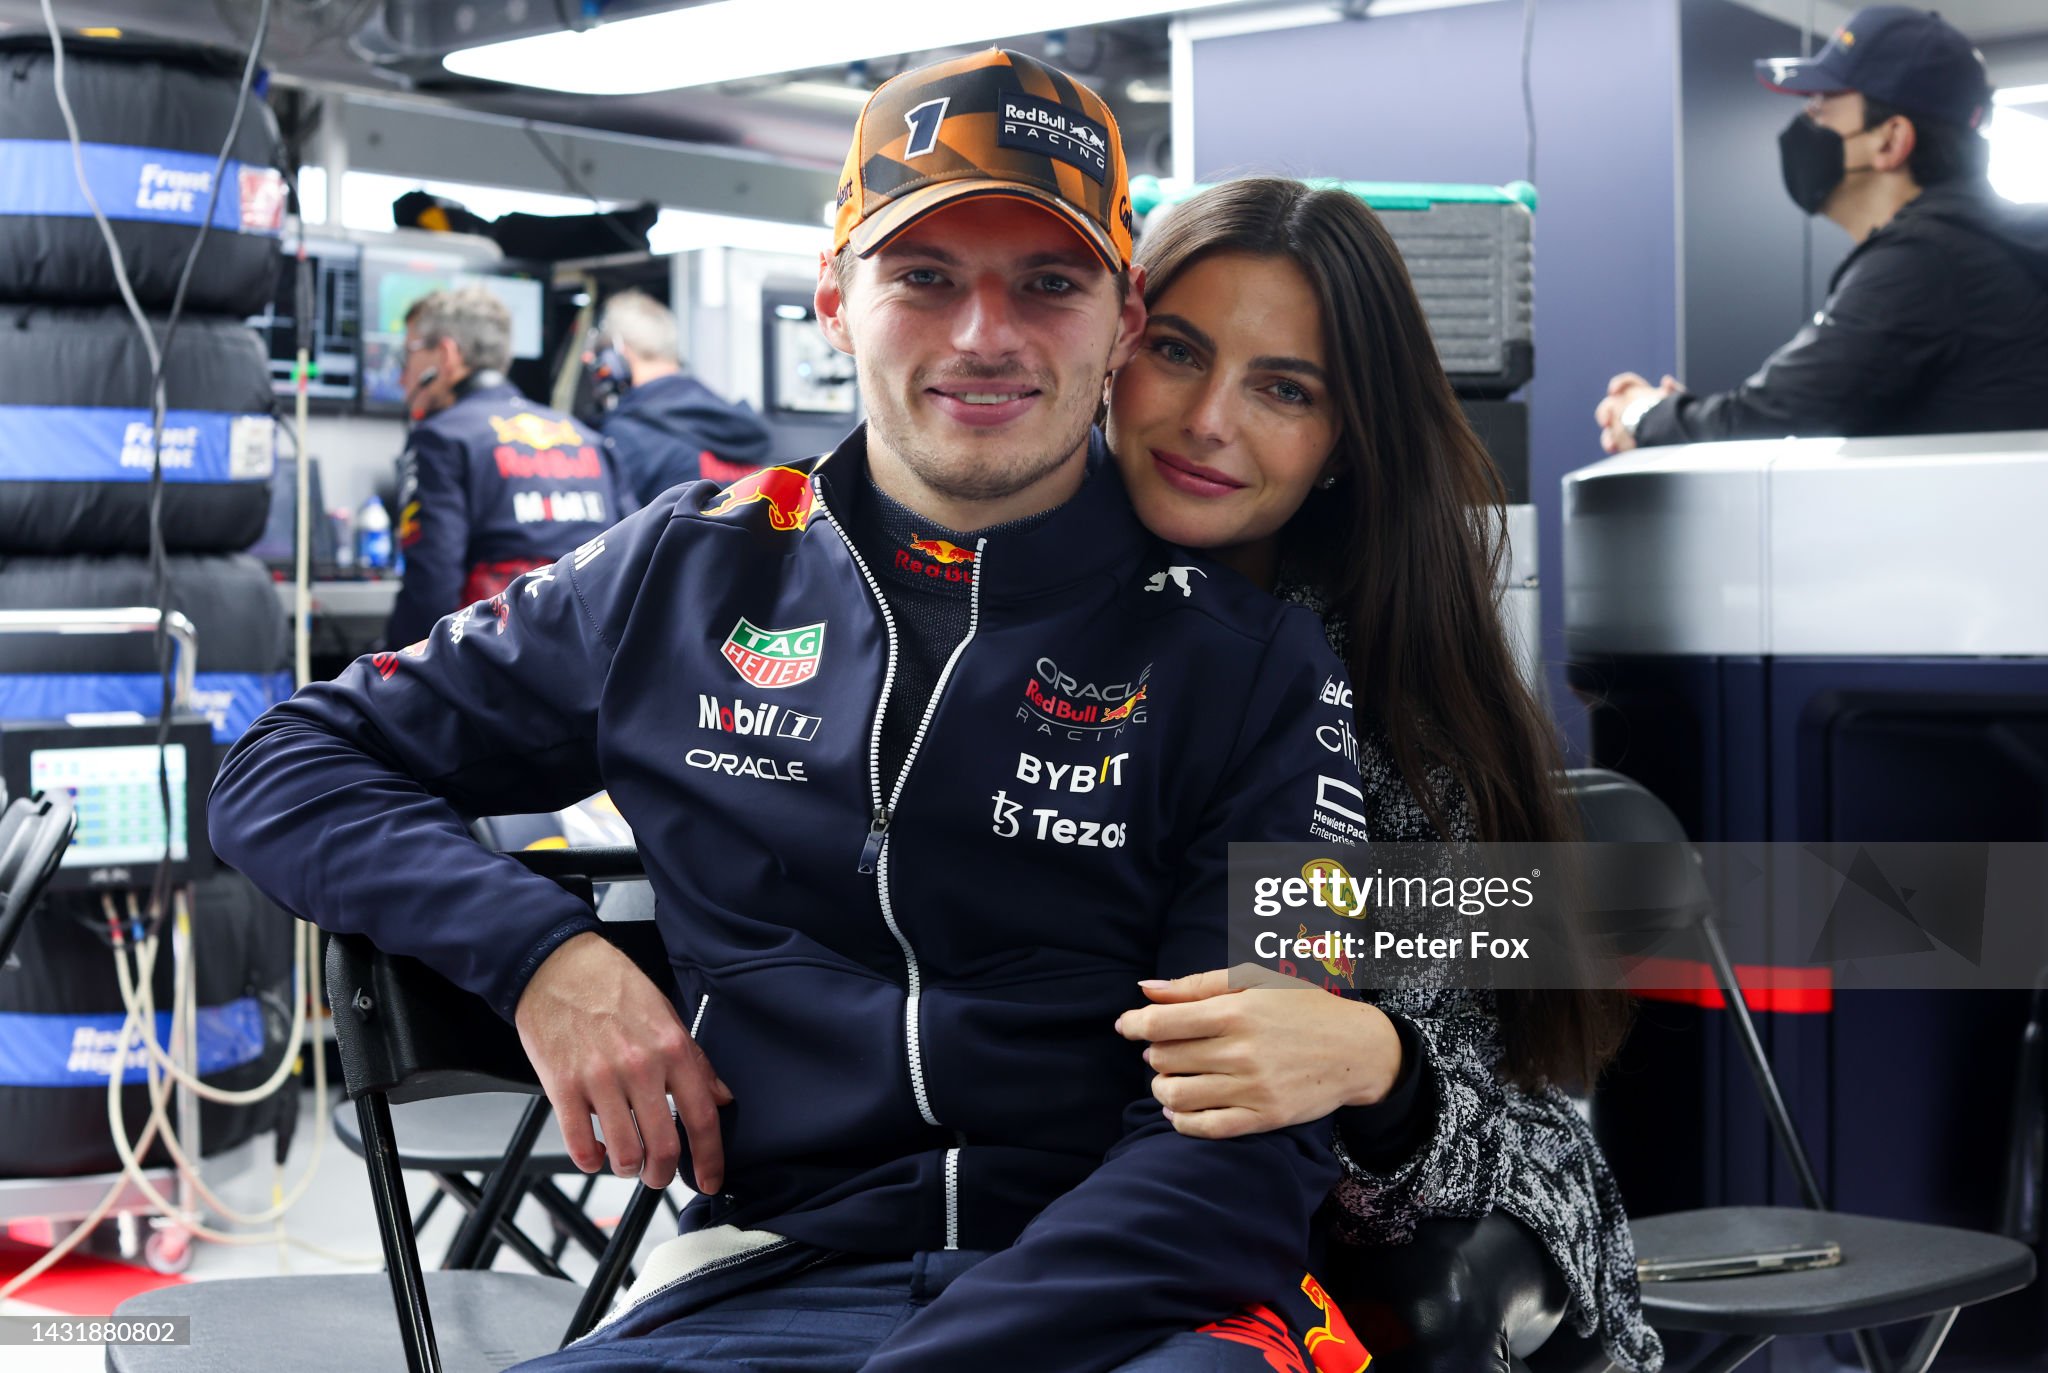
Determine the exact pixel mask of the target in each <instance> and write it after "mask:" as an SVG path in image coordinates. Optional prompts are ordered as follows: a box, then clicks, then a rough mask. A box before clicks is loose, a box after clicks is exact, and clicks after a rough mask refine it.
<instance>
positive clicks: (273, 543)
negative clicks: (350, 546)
mask: <svg viewBox="0 0 2048 1373" xmlns="http://www.w3.org/2000/svg"><path fill="white" fill-rule="evenodd" d="M298 500H299V461H298V459H297V458H279V459H278V460H277V470H276V471H275V472H273V473H272V474H271V478H270V517H269V519H267V520H265V521H264V524H263V537H262V538H260V539H258V540H257V541H256V542H255V543H253V544H251V545H250V546H249V556H251V557H252V558H255V559H257V560H258V561H259V562H261V563H262V564H263V565H264V566H266V567H268V568H269V569H270V570H271V571H273V572H282V573H284V574H285V575H286V576H287V577H290V576H295V575H296V574H297V571H298V559H299V540H298V533H299V524H298ZM306 504H307V506H308V507H309V508H310V518H311V526H310V527H311V529H312V532H313V548H312V553H311V554H310V556H309V562H310V563H311V565H312V572H313V574H314V575H315V576H321V575H324V574H327V573H331V572H332V571H333V570H334V565H335V543H334V521H333V520H332V519H331V518H330V517H329V516H328V514H327V503H326V499H325V497H324V496H322V494H321V491H320V459H318V458H315V459H313V463H312V466H311V467H309V468H308V469H307V470H306Z"/></svg>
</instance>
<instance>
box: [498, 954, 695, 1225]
mask: <svg viewBox="0 0 2048 1373" xmlns="http://www.w3.org/2000/svg"><path fill="white" fill-rule="evenodd" d="M512 1019H513V1023H514V1024H515V1025H517V1026H518V1028H519V1042H520V1043H521V1044H523V1045H525V1047H526V1056H527V1057H528V1058H530V1059H532V1060H533V1066H534V1070H535V1072H537V1073H538V1074H539V1075H540V1085H541V1088H542V1090H544V1091H545V1092H546V1093H547V1094H548V1101H549V1103H550V1104H552V1105H553V1106H554V1108H555V1118H556V1119H557V1120H558V1121H560V1122H561V1126H562V1138H563V1140H564V1141H566V1142H567V1144H568V1146H569V1157H570V1158H571V1159H572V1160H573V1161H574V1162H575V1164H576V1166H577V1167H578V1168H581V1169H582V1170H583V1171H584V1172H586V1173H594V1172H596V1171H597V1170H598V1169H599V1168H600V1167H602V1166H603V1165H604V1161H605V1156H606V1155H607V1154H609V1155H610V1156H611V1162H612V1172H614V1173H616V1174H617V1175H618V1176H620V1177H622V1178H629V1177H633V1176H634V1175H636V1174H637V1175H638V1176H639V1178H640V1180H641V1181H642V1182H644V1183H645V1184H647V1185H648V1186H649V1187H654V1188H662V1187H666V1186H668V1184H669V1179H670V1178H672V1177H674V1176H675V1172H676V1164H677V1163H678V1162H679V1161H680V1160H681V1158H682V1141H681V1140H679V1139H678V1138H677V1137H676V1125H675V1118H674V1116H672V1115H671V1114H670V1112H669V1104H668V1100H667V1098H669V1097H673V1098H675V1113H676V1115H680V1116H681V1117H682V1121H683V1129H684V1131H685V1132H687V1134H688V1135H689V1138H690V1157H691V1159H692V1160H693V1161H694V1162H695V1163H696V1165H697V1190H698V1191H699V1192H704V1193H716V1192H717V1191H718V1190H719V1188H720V1187H721V1186H723V1185H724V1183H725V1147H724V1145H723V1143H722V1142H721V1141H720V1139H719V1133H718V1108H719V1107H720V1106H729V1105H731V1104H732V1092H731V1091H730V1090H728V1089H727V1087H726V1085H725V1084H724V1083H723V1082H720V1081H719V1080H718V1075H717V1074H716V1073H715V1072H713V1071H712V1068H711V1061H710V1060H709V1059H707V1058H705V1057H704V1051H703V1050H701V1049H699V1048H698V1047H697V1045H696V1043H695V1042H694V1041H693V1040H691V1038H690V1034H689V1031H688V1030H686V1029H684V1028H683V1022H682V1018H681V1017H680V1016H678V1015H677V1014H676V1009H675V1007H674V1006H673V1005H672V1004H670V1002H669V999H668V998H667V997H666V996H664V995H662V993H661V990H660V989H659V988H657V987H656V986H655V985H654V984H653V983H652V982H650V981H648V980H647V975H646V974H645V973H643V972H641V971H640V969H639V967H638V966H637V965H636V964H635V963H634V962H633V960H632V959H630V958H628V957H626V955H625V954H623V953H620V952H619V951H618V950H617V949H615V948H613V947H612V945H611V944H610V943H609V942H607V941H606V940H605V938H604V937H603V936H602V935H599V934H595V933H590V932H585V933H583V934H579V935H577V936H575V937H574V938H572V939H569V940H566V941H564V942H563V944H562V946H561V947H560V948H558V949H556V950H555V951H554V952H553V953H551V954H549V955H548V957H547V959H546V961H545V962H543V963H542V964H541V965H540V969H539V970H538V971H537V972H535V973H534V975H533V978H532V980H531V981H529V982H528V983H527V984H526V990H525V991H524V992H522V993H521V994H520V997H519V1006H518V1008H517V1009H516V1010H515V1011H514V1012H513V1016H512ZM592 1115H595V1116H596V1117H597V1120H598V1124H599V1125H601V1126H602V1127H603V1128H604V1139H605V1142H604V1143H603V1144H599V1143H598V1142H597V1139H596V1137H595V1136H594V1135H593V1134H592V1133H591V1129H590V1118H591V1116H592ZM636 1122H637V1123H638V1128H637V1129H636V1128H635V1123H636Z"/></svg>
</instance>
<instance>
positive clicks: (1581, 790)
mask: <svg viewBox="0 0 2048 1373" xmlns="http://www.w3.org/2000/svg"><path fill="white" fill-rule="evenodd" d="M1566 777H1567V781H1568V786H1569V788H1570V792H1571V795H1572V799H1573V800H1574V801H1575V802H1576V803H1577V805H1578V808H1579V814H1580V815H1581V817H1583V820H1584V825H1585V835H1586V838H1587V840H1589V841H1591V842H1592V843H1593V844H1595V845H1596V847H1595V848H1594V849H1592V850H1590V852H1591V854H1592V855H1593V857H1592V861H1591V862H1589V863H1588V864H1587V872H1586V873H1585V874H1584V876H1585V881H1586V885H1587V890H1588V893H1589V897H1590V900H1589V903H1588V904H1589V905H1590V906H1592V907H1593V908H1594V909H1595V910H1599V909H1602V908H1603V905H1604V908H1605V909H1608V910H1610V911H1614V912H1616V913H1617V914H1619V915H1621V916H1623V917H1624V919H1625V923H1626V929H1627V932H1628V933H1630V934H1643V933H1645V932H1646V922H1645V919H1644V917H1645V915H1646V914H1647V913H1649V912H1651V911H1654V912H1655V921H1656V922H1659V923H1661V925H1662V928H1663V931H1664V932H1671V931H1680V932H1684V933H1687V934H1690V935H1691V936H1693V937H1694V938H1696V939H1697V941H1698V944H1699V948H1700V952H1701V953H1702V954H1703V955H1704V957H1705V958H1706V961H1707V963H1708V964H1709V966H1711V968H1712V969H1713V974H1714V982H1715V985H1716V986H1718V987H1719V988H1720V990H1721V995H1722V997H1723V999H1724V1000H1725V1001H1726V1003H1727V1007H1728V1014H1729V1018H1730V1022H1731V1025H1732V1027H1733V1028H1734V1030H1735V1034H1736V1038H1737V1040H1738V1042H1739V1043H1740V1044H1741V1046H1742V1053H1743V1056H1744V1058H1745V1059H1746V1060H1747V1061H1748V1063H1749V1070H1750V1075H1751V1077H1752V1078H1753V1079H1754V1080H1755V1082H1756V1088H1757V1092H1758V1094H1759V1095H1760V1096H1761V1097H1762V1098H1763V1105H1764V1112H1765V1114H1766V1116H1768V1118H1769V1120H1770V1123H1771V1129H1772V1132H1773V1134H1774V1135H1775V1136H1776V1137H1777V1142H1778V1145H1779V1147H1780V1148H1781V1149H1783V1151H1784V1153H1785V1156H1786V1158H1787V1159H1788V1160H1789V1161H1790V1163H1791V1165H1792V1170H1793V1172H1794V1173H1795V1174H1796V1175H1797V1177H1798V1179H1799V1190H1800V1194H1801V1196H1802V1198H1803V1199H1804V1201H1805V1203H1806V1206H1805V1209H1801V1208H1798V1207H1787V1206H1723V1207H1716V1208H1712V1209H1709V1210H1700V1211H1679V1212H1674V1213H1672V1214H1670V1215H1663V1216H1643V1217H1637V1218H1635V1219H1633V1220H1632V1221H1631V1222H1630V1226H1629V1229H1630V1231H1631V1232H1632V1233H1633V1235H1634V1237H1635V1245H1636V1252H1637V1253H1638V1254H1640V1255H1645V1256H1649V1255H1654V1256H1656V1257H1657V1258H1660V1259H1688V1258H1711V1257H1716V1256H1721V1255H1728V1254H1744V1253H1755V1252H1760V1251H1767V1250H1781V1249H1790V1248H1799V1247H1806V1246H1810V1245H1813V1244H1815V1243H1819V1242H1827V1241H1832V1242H1834V1243H1837V1244H1839V1245H1840V1246H1841V1249H1842V1262H1841V1264H1840V1266H1838V1267H1833V1268H1815V1269H1808V1270H1805V1271H1801V1272H1781V1273H1763V1274H1758V1275H1756V1276H1752V1277H1731V1278H1711V1279H1696V1280H1693V1281H1680V1282H1656V1283H1645V1284H1644V1286H1643V1316H1644V1318H1645V1319H1646V1320H1647V1321H1648V1322H1649V1323H1650V1325H1651V1327H1652V1328H1654V1329H1656V1330H1660V1331H1667V1330H1668V1331H1693V1332H1701V1333H1706V1334H1712V1335H1719V1336H1720V1337H1721V1339H1720V1341H1719V1343H1717V1344H1716V1345H1714V1346H1713V1347H1712V1348H1711V1349H1710V1350H1709V1351H1708V1353H1707V1354H1706V1355H1705V1357H1704V1358H1703V1359H1702V1361H1701V1362H1699V1363H1697V1364H1695V1365H1694V1366H1693V1368H1692V1369H1690V1370H1689V1371H1688V1373H1727V1370H1729V1369H1733V1368H1736V1367H1738V1366H1739V1365H1741V1364H1742V1363H1743V1362H1745V1361H1746V1360H1747V1359H1749V1357H1750V1356H1751V1355H1753V1354H1755V1353H1756V1352H1757V1351H1758V1350H1759V1349H1762V1348H1763V1347H1764V1346H1765V1345H1767V1344H1769V1343H1770V1342H1771V1341H1772V1340H1773V1339H1776V1338H1778V1337H1779V1336H1781V1335H1832V1334H1841V1333H1845V1332H1846V1333H1851V1334H1853V1335H1854V1336H1855V1338H1856V1347H1857V1352H1858V1353H1859V1355H1860V1356H1861V1357H1862V1360H1863V1364H1864V1367H1865V1368H1866V1369H1867V1370H1869V1373H1925V1370H1926V1369H1927V1368H1928V1367H1929V1366H1930V1365H1932V1364H1933V1362H1934V1356H1935V1355H1936V1354H1937V1353H1938V1352H1940V1349H1941V1345H1942V1341H1943V1340H1944V1339H1946V1338H1947V1336H1948V1332H1949V1328H1950V1327H1951V1326H1952V1325H1954V1324H1955V1319H1956V1316H1957V1314H1958V1313H1959V1312H1960V1311H1961V1310H1962V1308H1963V1307H1965V1306H1973V1305H1975V1304H1976V1303H1978V1302H1983V1301H1989V1300H1990V1299H1992V1298H1993V1297H2001V1296H2004V1295H2005V1294H2006V1293H2008V1292H2016V1291H2018V1290H2019V1289H2020V1288H2022V1287H2025V1286H2026V1285H2027V1284H2028V1283H2030V1282H2032V1281H2033V1280H2034V1255H2033V1253H2032V1251H2031V1250H2029V1249H2028V1248H2027V1247H2026V1246H2025V1245H2022V1244H2019V1243H2018V1242H2016V1241H2014V1240H2011V1239H2007V1238H2006V1237H2004V1236H2002V1235H1993V1234H1985V1233H1981V1232H1979V1231H1975V1230H1964V1229H1959V1228H1955V1227H1951V1226H1941V1225H1920V1224H1915V1223H1911V1222H1907V1221H1895V1220H1884V1219H1880V1218H1878V1217H1874V1216H1856V1215H1848V1214H1845V1213H1843V1212H1840V1211H1833V1210H1830V1209H1829V1208H1828V1205H1827V1201H1826V1199H1825V1198H1824V1197H1823V1196H1822V1194H1821V1189H1820V1183H1819V1180H1818V1178H1817V1177H1816V1176H1815V1174H1814V1171H1813V1165H1812V1163H1811V1162H1810V1161H1809V1160H1808V1157H1807V1153H1806V1146H1805V1144H1804V1143H1803V1142H1802V1141H1801V1139H1800V1136H1799V1131H1798V1128H1797V1127H1796V1126H1795V1125H1794V1124H1793V1121H1792V1113H1791V1112H1790V1111H1789V1110H1788V1109H1787V1108H1786V1106H1785V1098H1784V1094H1783V1093H1782V1092H1781V1091H1780V1090H1779V1088H1778V1080H1777V1078H1776V1076H1775V1075H1774V1074H1773V1073H1772V1071H1771V1064H1770V1059H1769V1057H1768V1056H1767V1055H1766V1054H1765V1052H1764V1047H1763V1041H1762V1039H1760V1038H1759V1037H1758V1035H1757V1030H1756V1023H1755V1022H1754V1021H1753V1020H1752V1019H1751V1018H1750V1014H1749V1007H1748V1005H1747V1003H1746V1002H1745V1001H1744V1000H1743V995H1742V987H1741V984H1740V983H1739V982H1738V981H1737V980H1736V976H1735V968H1734V965H1733V963H1732V962H1731V961H1730V960H1729V957H1728V951H1727V948H1726V947H1725V946H1724V945H1723V943H1722V941H1721V935H1720V932H1719V931H1718V929H1717V928H1716V925H1715V912H1714V898H1713V893H1712V891H1711V889H1710V888H1709V887H1708V885H1707V880H1706V877H1705V875H1704V873H1703V872H1702V871H1701V869H1700V865H1699V858H1698V855H1697V854H1696V853H1695V852H1694V850H1693V848H1692V846H1691V842H1690V840H1689V839H1688V837H1687V835H1686V833H1685V827H1684V826H1683V825H1681V824H1680V823H1679V821H1678V817H1677V816H1675V815H1673V814H1672V813H1671V811H1670V808H1669V807H1667V806H1665V804H1664V803H1663V802H1662V801H1660V800H1658V799H1657V798H1656V797H1655V796H1654V795H1652V794H1651V793H1650V792H1649V791H1648V790H1646V789H1645V788H1644V787H1643V786H1642V785H1641V784H1640V783H1638V782H1635V781H1632V780H1631V779H1629V778H1627V777H1624V776H1622V775H1621V774H1620V773H1615V772H1608V771H1605V770H1603V769H1597V768H1588V769H1583V770H1579V771H1573V772H1570V773H1567V774H1566ZM1617 843H1627V844H1655V845H1660V846H1662V849H1661V850H1659V851H1653V852H1652V857H1651V860H1650V861H1649V862H1644V861H1642V859H1641V857H1640V856H1630V857H1629V858H1628V860H1627V862H1626V863H1625V865H1622V866H1625V868H1626V871H1625V873H1619V872H1614V871H1603V866H1608V867H1613V866H1615V865H1617V864H1618V862H1619V860H1620V859H1621V858H1622V855H1621V854H1619V853H1618V852H1616V851H1615V850H1607V851H1606V854H1605V857H1606V858H1607V859H1608V860H1611V861H1610V863H1609V864H1607V865H1603V862H1602V857H1603V853H1602V849H1601V848H1600V847H1597V846H1598V845H1603V844H1617ZM1603 889H1605V890H1610V891H1612V890H1616V889H1625V890H1626V893H1627V895H1626V898H1625V899H1624V900H1621V901H1618V902H1615V903H1613V904H1604V903H1603V901H1602V900H1601V894H1602V892H1603ZM1646 897H1649V898H1652V899H1650V900H1647V901H1646V899H1645V898H1646ZM1619 932H1620V931H1619V930H1618V929H1617V930H1616V931H1608V932H1606V933H1609V934H1615V933H1619ZM1647 932H1649V933H1653V934H1654V933H1656V931H1654V930H1652V931H1647ZM1906 1321H1919V1322H1921V1323H1922V1324H1921V1328H1920V1331H1919V1333H1918V1334H1917V1335H1916V1336H1915V1338H1914V1341H1913V1344H1912V1346H1911V1348H1910V1349H1909V1350H1908V1351H1907V1353H1906V1355H1905V1358H1904V1361H1903V1362H1902V1363H1900V1364H1898V1365H1897V1366H1896V1367H1894V1365H1893V1364H1892V1361H1891V1358H1890V1355H1889V1353H1888V1352H1887V1351H1886V1349H1885V1347H1884V1346H1883V1345H1882V1344H1881V1343H1879V1342H1878V1340H1877V1339H1876V1338H1875V1337H1874V1336H1873V1335H1872V1334H1871V1333H1870V1332H1871V1331H1872V1330H1873V1329H1874V1328H1875V1327H1877V1326H1881V1325H1892V1324H1898V1323H1902V1322H1906Z"/></svg>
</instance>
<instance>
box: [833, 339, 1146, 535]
mask: <svg viewBox="0 0 2048 1373" xmlns="http://www.w3.org/2000/svg"><path fill="white" fill-rule="evenodd" d="M1102 363H1103V373H1104V375H1105V376H1106V375H1107V373H1108V363H1109V356H1108V353H1107V352H1106V351H1105V353H1104V354H1103V359H1102ZM985 379H989V380H993V379H995V378H993V377H990V378H985ZM951 380H956V381H957V380H960V378H951ZM919 389H920V393H921V391H922V388H919ZM1101 390H1102V384H1101V382H1099V381H1098V382H1097V383H1096V384H1095V386H1094V387H1093V388H1089V387H1086V386H1077V387H1075V388H1073V389H1072V390H1071V391H1070V392H1069V395H1078V396H1084V397H1087V398H1088V403H1087V404H1085V405H1081V404H1074V405H1073V406H1072V409H1073V413H1072V414H1071V415H1070V416H1061V417H1059V418H1060V419H1062V420H1064V421H1065V422H1061V423H1058V432H1057V433H1056V434H1055V437H1054V439H1053V441H1052V443H1051V444H1049V445H1048V446H1047V447H1046V448H1045V449H1044V450H1041V451H1037V452H1032V453H1029V454H1023V455H1020V454H1018V453H1017V452H1016V451H1015V450H1014V449H1010V448H1005V447H1003V446H1001V445H1002V444H1003V440H1001V439H998V438H994V437H990V438H986V439H977V438H973V437H968V438H964V439H963V440H962V441H961V442H960V443H959V444H956V445H950V446H947V447H940V446H938V445H936V444H934V443H933V442H932V441H931V440H930V438H929V436H928V435H927V434H926V433H925V432H924V431H922V430H920V429H919V428H918V426H916V425H914V424H911V423H909V422H908V419H907V416H905V418H904V422H903V423H901V424H900V425H899V424H898V422H897V421H898V417H899V415H901V414H903V412H902V411H900V410H898V409H896V408H895V407H876V406H873V405H870V406H869V407H868V426H869V428H870V430H871V431H872V433H873V434H874V437H875V438H877V439H879V440H880V441H881V443H882V445H883V446H884V447H885V448H887V449H888V451H889V452H890V453H892V454H894V455H895V457H896V459H897V461H899V462H901V463H902V464H903V466H904V467H906V468H907V469H909V471H910V474H911V475H912V476H914V477H916V478H917V480H918V481H919V482H920V483H921V484H922V485H923V486H924V487H925V488H926V489H927V490H929V491H931V492H933V493H934V494H936V495H939V496H942V497H944V498H945V499H947V500H953V501H999V500H1006V499H1008V498H1009V497H1011V496H1014V495H1016V494H1017V493H1018V492H1020V491H1025V490H1028V489H1029V488H1030V487H1032V486H1033V485H1035V484H1037V483H1038V482H1041V481H1044V480H1045V479H1046V478H1047V477H1048V476H1050V475H1052V474H1053V473H1054V472H1056V471H1058V470H1059V469H1060V468H1061V467H1062V466H1063V465H1064V464H1065V463H1066V462H1067V460H1068V459H1069V458H1070V457H1072V456H1073V454H1074V452H1075V450H1077V449H1079V448H1080V447H1081V446H1082V445H1083V444H1084V443H1086V442H1087V439H1088V431H1089V429H1090V428H1092V427H1093V425H1094V423H1095V405H1094V402H1093V397H1094V396H1095V395H1097V394H1099V393H1100V392H1101ZM1067 405H1068V402H1061V406H1062V408H1063V409H1064V408H1066V406H1067ZM934 413H935V414H936V412H934ZM970 446H972V448H974V449H979V450H981V451H969V450H970Z"/></svg>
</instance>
